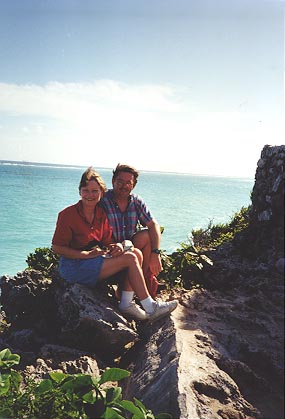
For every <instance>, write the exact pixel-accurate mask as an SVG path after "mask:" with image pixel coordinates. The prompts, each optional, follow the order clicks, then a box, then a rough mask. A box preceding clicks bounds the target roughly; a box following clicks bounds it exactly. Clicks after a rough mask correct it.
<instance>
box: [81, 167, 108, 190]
mask: <svg viewBox="0 0 285 419" xmlns="http://www.w3.org/2000/svg"><path fill="white" fill-rule="evenodd" d="M90 180H96V182H97V183H98V184H99V186H100V188H101V190H102V192H106V191H107V186H106V185H105V182H104V180H103V179H102V177H101V176H100V175H99V173H97V172H96V170H95V169H94V167H92V166H90V167H88V169H86V170H85V172H84V173H83V175H82V176H81V180H80V183H79V191H80V189H81V188H84V187H85V186H87V183H88V182H90Z"/></svg>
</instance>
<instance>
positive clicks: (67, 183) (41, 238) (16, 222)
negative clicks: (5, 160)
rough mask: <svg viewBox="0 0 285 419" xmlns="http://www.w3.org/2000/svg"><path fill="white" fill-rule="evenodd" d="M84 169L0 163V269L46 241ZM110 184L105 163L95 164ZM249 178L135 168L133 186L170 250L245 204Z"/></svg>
mask: <svg viewBox="0 0 285 419" xmlns="http://www.w3.org/2000/svg"><path fill="white" fill-rule="evenodd" d="M84 170H85V167H84V168H78V167H73V168H70V167H55V166H40V165H36V166H34V165H26V164H1V163H0V221H1V222H0V225H1V235H0V275H4V274H7V275H15V274H16V273H17V272H19V271H22V270H23V269H25V268H26V267H27V264H26V262H25V260H26V257H27V255H28V254H29V253H30V252H33V251H34V249H35V248H37V247H49V246H50V245H51V239H52V235H53V231H54V227H55V223H56V219H57V214H58V212H59V211H60V210H61V209H63V208H64V207H66V206H68V205H71V204H73V203H75V202H77V200H78V199H79V195H78V184H79V181H80V178H81V174H82V173H83V171H84ZM97 170H98V171H99V173H100V174H101V175H102V177H103V178H104V180H105V182H106V184H107V186H108V187H111V176H112V170H111V169H103V168H98V169H97ZM253 184H254V180H253V179H237V178H222V177H210V176H195V175H190V174H176V173H175V174H174V173H161V172H141V173H140V177H139V182H138V184H137V186H136V188H135V192H136V193H138V194H139V195H141V196H142V197H143V198H144V199H145V201H146V202H147V204H148V207H149V208H150V210H151V211H152V213H153V214H154V216H155V217H156V219H157V220H158V222H159V223H160V225H162V226H164V228H165V231H164V233H163V236H162V244H161V247H162V249H164V250H165V251H166V252H168V253H171V252H173V251H174V250H175V249H177V247H179V245H180V243H181V242H185V241H187V240H188V238H189V235H190V234H191V231H192V229H196V228H204V227H207V225H208V223H209V221H210V220H213V222H214V223H219V222H228V221H229V220H230V219H231V217H232V216H233V214H234V213H235V212H236V211H239V210H240V209H241V207H243V206H247V205H249V204H250V194H251V191H252V188H253Z"/></svg>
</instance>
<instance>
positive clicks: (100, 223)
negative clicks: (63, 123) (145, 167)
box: [52, 167, 177, 321]
mask: <svg viewBox="0 0 285 419" xmlns="http://www.w3.org/2000/svg"><path fill="white" fill-rule="evenodd" d="M106 190H107V188H106V185H105V183H104V181H103V179H102V178H101V176H100V175H99V174H98V173H97V172H96V171H95V170H94V169H93V167H89V168H88V169H87V170H86V171H85V172H84V173H83V175H82V177H81V181H80V184H79V195H80V197H81V199H80V200H79V201H78V202H77V203H76V204H74V205H71V206H69V207H67V208H65V209H64V210H62V211H61V212H60V213H59V215H58V220H57V225H56V229H55V232H54V236H53V239H52V250H53V251H54V252H55V253H57V254H59V255H60V256H61V257H60V261H59V273H60V275H61V276H62V278H63V279H65V280H67V281H69V282H71V283H74V282H77V283H79V284H83V285H87V286H92V287H94V286H96V284H97V283H98V281H100V280H104V279H106V278H108V277H110V276H112V275H114V274H116V273H118V272H120V271H123V270H125V271H126V276H125V278H124V283H123V286H122V292H121V299H120V303H119V310H120V311H121V312H122V314H124V315H125V316H127V317H131V318H133V319H135V320H147V319H148V320H151V321H152V320H155V319H157V318H160V317H163V316H165V315H167V314H168V313H170V312H171V311H173V310H174V309H175V308H176V307H177V301H169V302H158V301H155V300H154V299H153V298H152V297H151V296H150V294H149V292H148V290H147V287H146V284H145V279H144V276H143V271H142V253H141V252H140V250H138V249H134V250H133V251H125V252H124V248H123V244H122V243H113V242H112V229H111V227H110V225H109V222H108V219H107V216H106V214H105V212H104V210H103V209H102V208H101V207H100V206H99V205H98V203H99V201H100V199H101V198H102V196H103V194H104V192H106ZM135 294H136V296H137V297H138V299H139V301H140V304H141V306H142V308H141V307H140V306H139V305H137V304H135V302H134V295H135Z"/></svg>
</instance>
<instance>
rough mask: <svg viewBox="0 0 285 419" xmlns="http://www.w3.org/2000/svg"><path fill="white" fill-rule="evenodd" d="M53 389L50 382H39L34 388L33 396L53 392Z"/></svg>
mask: <svg viewBox="0 0 285 419" xmlns="http://www.w3.org/2000/svg"><path fill="white" fill-rule="evenodd" d="M53 388H54V387H53V384H52V381H51V380H49V379H47V380H43V381H42V382H40V384H39V385H38V387H36V388H35V394H42V393H46V392H47V391H51V390H53Z"/></svg>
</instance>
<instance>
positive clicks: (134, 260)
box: [124, 248, 142, 265]
mask: <svg viewBox="0 0 285 419" xmlns="http://www.w3.org/2000/svg"><path fill="white" fill-rule="evenodd" d="M124 257H125V260H126V261H127V262H128V264H129V265H133V264H134V265H135V264H139V265H141V262H142V252H141V251H140V250H139V249H136V248H135V249H134V250H133V251H132V252H126V253H125V254H124Z"/></svg>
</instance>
